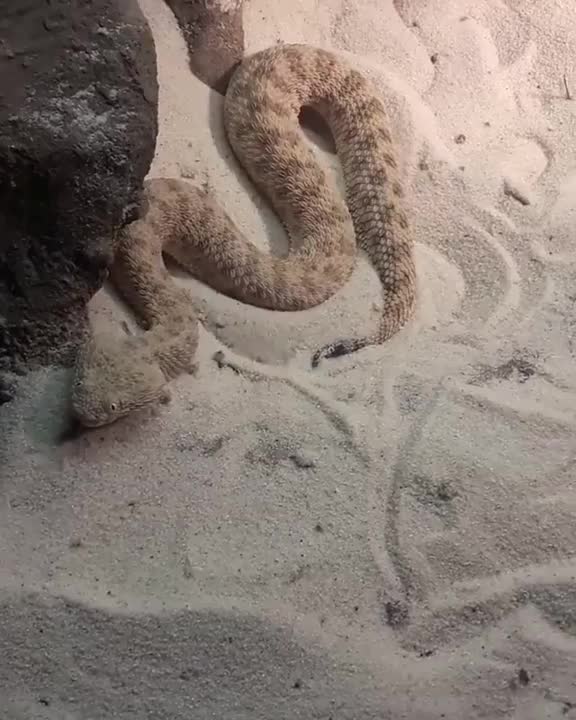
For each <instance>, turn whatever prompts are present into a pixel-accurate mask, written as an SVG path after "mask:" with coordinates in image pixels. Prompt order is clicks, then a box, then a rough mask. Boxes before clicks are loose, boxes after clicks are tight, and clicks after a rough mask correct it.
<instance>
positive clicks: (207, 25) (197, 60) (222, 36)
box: [166, 0, 244, 93]
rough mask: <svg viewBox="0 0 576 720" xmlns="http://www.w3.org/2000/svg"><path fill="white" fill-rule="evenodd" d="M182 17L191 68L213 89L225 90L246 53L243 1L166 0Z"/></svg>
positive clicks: (179, 17) (180, 19)
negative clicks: (235, 68)
mask: <svg viewBox="0 0 576 720" xmlns="http://www.w3.org/2000/svg"><path fill="white" fill-rule="evenodd" d="M166 3H167V4H168V6H169V7H170V8H171V10H172V12H173V13H174V15H175V16H176V18H177V20H178V24H179V25H180V28H181V30H182V33H183V35H184V38H185V40H186V44H187V46H188V54H189V57H190V69H191V70H192V72H193V73H194V74H195V75H196V77H198V78H200V80H202V81H203V82H205V83H206V84H207V85H209V86H210V87H211V88H212V89H213V90H216V91H218V92H219V93H224V92H225V90H226V86H227V85H228V80H229V79H230V75H231V73H232V71H233V70H234V67H235V66H236V65H237V63H238V62H240V60H242V58H243V56H244V29H243V25H242V0H166Z"/></svg>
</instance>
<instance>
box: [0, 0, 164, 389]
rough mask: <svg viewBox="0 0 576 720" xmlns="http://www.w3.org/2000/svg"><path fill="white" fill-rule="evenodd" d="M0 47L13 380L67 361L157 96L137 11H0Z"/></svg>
mask: <svg viewBox="0 0 576 720" xmlns="http://www.w3.org/2000/svg"><path fill="white" fill-rule="evenodd" d="M0 37H1V42H0V88H1V94H0V370H1V369H12V370H14V369H17V370H18V369H25V368H27V367H29V366H30V365H33V364H36V363H38V362H39V363H47V362H61V363H67V362H69V361H70V360H71V359H72V357H73V355H74V351H75V349H76V347H77V343H78V340H79V338H80V337H81V336H82V334H83V332H84V331H85V328H86V322H85V316H86V303H87V301H88V300H89V299H90V297H91V296H92V295H93V294H94V293H95V292H96V291H97V290H98V289H99V287H100V286H101V285H102V282H103V280H104V278H105V276H106V267H107V265H108V264H109V262H110V260H111V258H112V255H113V252H114V239H115V236H116V235H117V230H118V228H119V227H120V226H121V225H122V224H123V223H125V222H126V221H128V220H130V219H131V218H133V217H134V211H135V208H136V203H137V201H138V197H139V193H140V188H141V185H142V181H143V179H144V177H145V175H146V173H147V172H148V169H149V167H150V163H151V161H152V157H153V154H154V150H155V143H156V134H157V100H158V86H157V78H156V55H155V49H154V42H153V39H152V35H151V32H150V30H149V27H148V24H147V22H146V20H145V19H144V16H143V15H142V13H141V11H140V9H139V6H138V3H137V0H75V1H74V2H73V3H71V2H70V1H69V0H51V2H49V3H46V2H37V1H36V0H19V1H18V2H17V3H15V2H13V0H0ZM2 397H4V398H5V397H6V393H5V392H4V390H3V395H2Z"/></svg>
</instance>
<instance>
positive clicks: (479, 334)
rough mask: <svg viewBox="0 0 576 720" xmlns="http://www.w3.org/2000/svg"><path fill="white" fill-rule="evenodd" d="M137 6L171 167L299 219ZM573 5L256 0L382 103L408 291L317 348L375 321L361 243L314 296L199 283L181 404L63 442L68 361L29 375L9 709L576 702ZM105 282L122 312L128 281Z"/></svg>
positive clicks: (5, 612)
mask: <svg viewBox="0 0 576 720" xmlns="http://www.w3.org/2000/svg"><path fill="white" fill-rule="evenodd" d="M142 7H143V9H144V11H145V13H146V15H147V16H148V18H149V21H150V23H151V26H152V29H153V32H154V35H155V38H156V42H157V51H158V59H159V72H160V83H161V118H162V128H161V133H160V137H159V140H158V150H157V157H156V159H155V162H154V166H153V168H152V170H151V175H160V174H168V175H174V176H180V175H184V176H186V177H190V178H192V180H191V181H192V182H198V183H202V182H205V181H206V182H208V183H209V184H210V186H211V187H212V188H213V190H214V192H215V193H216V195H217V196H218V198H219V200H220V201H221V202H222V203H223V204H224V206H225V207H226V208H227V210H228V212H229V213H230V214H231V215H232V216H233V217H234V218H235V219H236V221H237V222H238V223H239V224H240V225H241V226H242V228H243V229H244V230H245V231H246V232H247V233H249V234H250V236H251V237H252V238H253V239H254V241H255V242H257V243H261V244H262V245H263V246H264V247H265V246H266V243H267V242H268V241H269V242H270V244H271V245H272V247H281V246H282V245H283V243H284V238H283V234H282V232H281V230H280V227H279V225H278V223H277V221H276V220H275V219H274V218H273V217H272V215H271V213H270V212H269V211H268V210H267V209H266V208H265V207H264V206H263V202H262V201H261V200H260V199H259V198H257V196H256V194H255V192H254V190H253V188H251V187H250V186H249V184H248V183H247V181H246V179H245V178H244V177H243V176H241V175H240V174H239V172H238V168H237V165H236V164H235V162H234V161H233V159H232V158H231V153H230V151H229V149H228V148H227V146H226V143H225V140H224V137H223V133H222V128H221V108H222V99H221V98H220V97H219V96H217V95H216V94H215V93H213V92H212V91H210V90H209V89H207V88H206V87H205V86H204V85H203V84H202V83H201V82H200V81H198V80H196V79H195V78H194V77H192V76H191V74H190V72H189V70H188V65H187V60H186V55H185V46H184V42H183V40H182V39H181V37H180V35H179V33H178V30H177V26H176V22H175V20H174V17H173V16H172V15H171V13H170V12H169V11H168V9H167V8H166V7H165V6H164V4H163V3H161V2H159V0H142ZM282 7H284V8H288V7H290V8H291V9H292V10H291V11H289V10H288V9H282ZM570 17H571V3H570V0H563V2H561V0H524V1H521V0H508V1H507V2H505V1H504V0H475V1H474V2H473V1H472V0H469V1H466V0H413V1H412V2H410V1H409V0H405V1H403V0H396V2H394V3H393V2H392V0H356V2H353V3H352V2H346V0H319V1H318V2H315V3H310V2H308V1H307V0H293V1H292V2H290V3H278V2H272V1H271V0H250V2H249V3H248V5H247V7H246V10H245V19H246V31H247V43H248V51H250V52H252V51H255V50H257V49H259V48H263V47H266V46H267V45H270V44H272V43H275V42H277V41H278V40H283V41H286V42H290V41H298V42H309V43H312V44H316V45H320V46H324V47H327V48H332V49H334V50H336V51H338V52H341V53H342V55H343V56H345V57H346V58H347V59H348V60H349V61H350V62H351V63H353V64H354V65H355V66H356V67H357V68H358V69H360V70H362V71H364V72H365V73H367V74H368V75H369V76H370V77H372V79H373V80H374V81H375V83H376V84H377V87H378V89H379V91H380V92H381V94H382V96H383V97H384V98H385V100H386V102H387V103H388V105H389V108H390V116H391V120H392V123H393V126H394V131H395V135H396V138H397V141H398V144H399V148H400V154H401V156H402V159H403V164H404V166H405V176H406V181H405V182H406V187H407V190H408V195H409V198H410V206H409V210H410V214H411V217H412V218H413V226H414V231H415V237H416V241H417V248H416V253H417V263H418V271H419V276H420V286H421V295H420V304H419V309H418V314H417V317H416V318H415V320H414V321H413V322H412V323H411V324H410V325H409V326H408V327H407V328H406V329H405V330H404V331H402V332H401V333H400V334H399V335H398V336H396V337H395V338H393V339H392V340H391V341H390V342H388V343H387V344H386V345H384V346H382V347H376V348H370V349H367V350H365V351H363V352H361V353H359V354H358V355H353V356H349V357H348V358H343V359H339V360H334V361H331V362H326V363H324V364H323V365H322V366H321V368H320V369H319V370H317V371H315V372H312V371H311V370H310V369H309V366H308V365H309V359H310V355H311V351H312V350H313V349H314V348H316V347H317V346H318V345H319V344H322V343H323V342H326V341H328V340H330V339H333V338H334V337H335V336H340V335H343V334H344V335H345V334H346V333H347V332H351V333H352V334H360V333H361V331H363V330H367V329H369V328H373V327H375V323H376V317H377V311H376V310H375V308H377V307H378V306H379V304H380V302H381V300H380V294H379V288H378V283H377V281H376V278H375V277H374V274H373V272H372V270H371V269H370V267H369V266H368V264H367V262H366V260H364V259H363V258H362V259H361V260H360V261H359V265H358V269H357V271H356V273H355V275H354V278H353V280H352V281H351V282H350V283H349V284H348V285H347V286H346V288H344V289H343V290H342V291H341V292H340V293H338V295H337V296H336V297H335V298H333V299H332V300H331V301H330V302H327V303H326V304H325V305H324V306H322V307H320V308H318V309H316V310H313V311H310V312H306V313H302V314H294V313H291V314H285V315H275V314H273V313H270V312H266V311H259V310H256V309H253V308H246V307H244V306H241V305H239V304H238V303H236V302H234V301H232V300H229V299H226V298H223V297H221V296H219V295H217V294H216V293H215V292H213V291H211V290H209V289H207V288H205V287H203V286H202V285H201V284H199V283H197V282H193V281H190V280H184V279H182V280H180V282H182V283H183V284H185V285H186V286H188V287H190V288H191V290H192V291H193V293H194V295H195V297H196V298H197V302H198V306H199V307H201V308H202V309H203V311H204V312H205V315H206V329H205V330H203V331H202V334H201V342H200V353H199V362H200V374H199V376H198V378H197V379H192V378H189V377H184V378H181V379H180V380H178V381H176V382H174V383H173V391H174V396H175V397H174V400H173V402H172V403H171V405H169V406H167V407H162V408H160V409H159V410H157V411H156V412H153V413H148V414H147V415H146V416H144V417H134V418H132V419H130V420H127V421H124V422H121V423H118V424H117V425H114V426H111V427H109V428H105V429H103V430H99V431H94V432H91V433H88V434H87V435H86V436H85V437H82V438H81V439H76V440H67V441H65V442H58V437H59V434H60V432H61V430H62V428H63V427H65V425H66V403H67V398H68V386H67V382H68V380H69V378H68V375H67V374H66V373H64V372H61V371H60V372H59V371H50V372H42V373H38V374H36V375H34V376H32V377H30V378H29V379H28V381H27V382H26V385H25V387H23V388H22V394H21V396H20V397H19V398H18V399H17V401H15V402H13V403H11V404H9V405H5V406H3V408H2V427H1V428H0V431H1V432H2V433H4V438H5V440H6V442H5V447H4V450H3V451H4V455H5V457H3V458H2V465H1V472H2V485H1V487H2V503H1V510H0V513H1V516H0V547H1V550H0V576H1V578H2V586H3V589H2V598H1V602H2V610H1V612H0V653H1V660H0V688H1V696H0V708H2V709H1V710H0V717H1V718H2V719H4V718H10V719H12V718H21V719H26V720H28V719H30V718H46V719H47V718H50V719H54V720H56V719H58V720H61V719H63V720H71V719H72V718H74V719H75V720H76V719H82V720H88V719H89V718H90V719H92V720H100V719H108V718H121V719H122V720H128V719H130V720H136V719H138V720H140V719H144V718H165V719H167V720H168V719H170V720H179V719H180V718H182V719H184V718H186V719H193V720H204V719H208V718H215V719H218V720H243V719H246V720H248V719H250V720H252V719H260V718H261V719H263V720H264V719H266V720H281V719H284V718H285V719H286V720H292V719H294V718H306V719H307V720H308V719H311V718H318V719H320V718H321V719H323V720H328V718H332V720H361V719H364V718H365V719H369V718H370V719H379V718H395V719H396V718H411V719H416V720H417V719H419V718H429V719H432V718H434V719H436V718H451V719H454V720H467V719H473V718H485V719H490V720H491V719H493V718H494V719H495V718H510V719H512V718H514V719H515V720H524V719H526V720H542V719H543V718H571V717H574V718H576V685H575V681H574V678H575V677H576V675H575V670H574V667H575V665H574V663H575V662H576V639H575V638H574V631H575V629H576V581H575V574H576V563H575V562H574V559H573V558H574V554H575V552H576V517H575V514H576V495H575V493H574V490H573V488H574V478H575V475H576V439H575V429H576V428H575V426H576V411H575V408H576V396H575V391H576V365H575V362H574V356H575V354H576V335H575V327H576V321H575V320H574V319H573V318H574V317H575V315H574V312H575V308H576V290H575V284H574V265H575V263H576V204H575V200H574V198H575V196H576V172H575V168H576V155H575V152H574V148H575V139H576V122H575V118H576V101H570V100H567V99H566V97H565V90H564V86H563V81H562V76H563V75H564V74H565V75H566V78H567V81H568V83H569V85H571V86H572V89H573V92H574V93H575V95H576V67H575V64H576V52H575V48H576V25H575V24H574V22H570ZM567 28H571V29H567ZM431 57H432V58H433V59H431ZM458 136H462V137H461V138H460V140H463V142H456V138H458ZM309 137H310V138H311V139H312V140H314V141H316V139H315V138H314V137H313V136H312V135H311V134H309ZM318 144H319V145H320V147H321V148H323V149H322V150H321V151H320V152H321V157H322V160H323V161H324V162H326V163H328V164H329V165H330V167H332V168H334V171H335V173H336V176H337V177H338V175H337V172H338V162H337V159H336V158H335V157H334V156H333V155H330V154H329V153H328V152H327V151H326V147H328V145H327V143H325V142H324V141H319V142H318ZM510 193H511V194H512V195H514V194H515V195H516V196H517V197H518V198H520V199H515V198H514V197H512V195H511V194H510ZM526 202H527V203H529V204H524V203H526ZM571 281H572V282H571ZM92 305H93V308H94V318H95V322H97V323H98V324H99V325H100V326H101V325H102V324H104V325H108V326H110V327H117V328H118V332H120V333H121V332H122V329H121V321H122V319H123V318H128V317H129V314H127V313H126V312H125V311H124V310H123V309H121V308H120V306H119V305H118V304H117V303H116V302H115V301H114V300H113V299H112V296H111V295H110V294H106V293H105V292H102V293H99V294H98V295H97V296H96V297H95V298H94V300H93V303H92ZM220 348H223V349H224V351H225V353H226V355H227V356H228V357H229V358H230V359H235V360H236V361H238V362H242V363H244V364H247V363H251V362H252V361H251V360H246V358H252V359H253V360H262V361H264V364H261V365H257V364H255V363H253V367H255V368H259V371H260V373H261V381H257V380H256V381H254V380H250V379H246V378H244V377H242V376H238V375H236V374H235V373H234V372H232V371H231V370H230V369H226V368H224V369H219V368H218V367H217V365H216V364H215V363H214V362H213V361H212V359H211V356H212V354H213V353H214V351H215V350H217V349H220Z"/></svg>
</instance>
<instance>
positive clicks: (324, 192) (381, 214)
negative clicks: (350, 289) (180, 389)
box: [72, 45, 416, 426]
mask: <svg viewBox="0 0 576 720" xmlns="http://www.w3.org/2000/svg"><path fill="white" fill-rule="evenodd" d="M304 105H308V106H312V107H314V108H315V109H316V110H317V111H318V112H320V113H321V114H322V115H323V117H324V118H325V120H326V122H327V123H328V125H329V127H330V129H331V131H332V134H333V136H334V139H335V142H336V149H337V152H338V155H339V158H340V161H341V163H342V168H343V172H344V179H345V183H346V202H345V201H344V198H341V197H340V195H339V193H338V191H337V190H336V189H335V187H334V186H333V184H332V183H331V182H329V180H328V178H327V176H326V174H325V173H324V171H323V170H322V168H321V167H320V165H319V164H318V162H317V160H316V158H315V155H314V153H313V152H312V150H311V149H310V148H309V146H308V145H307V144H306V143H305V141H304V139H303V136H302V133H301V130H300V127H299V122H298V115H299V112H300V109H301V108H302V106H304ZM224 123H225V128H226V134H227V137H228V140H229V142H230V145H231V146H232V149H233V150H234V153H235V154H236V156H237V158H238V160H239V162H240V163H241V164H242V166H243V167H244V169H245V170H246V172H247V173H248V175H249V176H250V177H251V179H252V180H253V182H254V183H255V184H256V185H257V187H258V188H259V189H260V190H261V192H262V193H263V194H264V195H265V196H266V197H267V198H268V199H269V201H270V203H271V205H272V207H273V208H274V210H275V211H276V213H277V214H278V216H279V217H280V219H281V220H282V222H283V224H284V226H285V228H286V230H287V232H288V234H289V237H290V241H291V249H290V252H289V254H288V256H287V257H274V256H271V255H270V254H268V253H265V252H262V251H260V250H258V249H257V248H256V247H255V246H254V245H253V244H252V243H251V242H250V241H249V240H247V239H246V238H245V237H244V236H243V235H242V234H241V233H240V232H239V230H238V229H237V228H236V226H235V225H234V223H233V222H232V220H231V219H230V218H229V217H228V216H227V215H226V213H225V212H224V210H222V208H220V207H219V206H218V205H217V204H216V202H215V201H214V199H213V198H212V197H210V196H209V195H208V194H207V193H205V192H204V191H202V190H201V189H199V188H197V187H194V186H192V185H190V184H189V183H187V182H185V181H183V180H175V179H161V178H160V179H154V180H149V181H147V182H146V183H145V188H144V199H145V202H144V204H143V210H142V213H141V217H140V219H138V220H136V221H135V222H133V223H131V224H130V225H128V226H127V227H126V228H125V229H124V231H123V233H122V237H121V241H120V244H119V248H118V251H117V253H116V257H115V260H114V265H113V267H112V279H113V281H114V283H115V285H116V286H117V288H118V289H119V291H120V292H121V293H122V294H123V296H124V297H125V299H126V300H127V301H128V303H129V304H130V305H131V306H132V308H133V309H134V311H135V312H136V313H137V314H138V315H139V317H140V319H141V321H142V322H143V323H144V324H145V326H146V327H147V328H148V332H146V333H144V335H143V336H142V337H141V338H127V339H126V341H125V342H119V341H113V340H112V339H110V338H106V337H92V338H91V339H90V341H89V342H88V343H87V344H86V347H85V348H83V350H82V352H80V353H79V357H78V362H77V366H76V376H75V381H74V390H73V394H72V409H73V412H74V414H75V415H76V417H77V418H78V419H79V420H80V422H82V423H83V424H84V425H88V426H97V425H104V424H107V423H110V422H113V421H114V420H116V419H117V418H119V417H122V416H123V415H126V414H128V413H130V412H132V411H133V410H136V409H139V408H141V407H144V406H146V405H148V404H150V403H155V402H159V401H162V400H165V399H166V398H167V396H168V395H167V388H166V385H167V383H168V382H169V380H170V379H172V378H174V377H176V376H177V375H179V374H181V373H183V372H193V371H194V368H195V364H194V355H195V352H196V348H197V343H198V328H197V323H198V319H197V317H196V314H195V312H194V310H193V307H192V303H191V301H190V298H189V296H188V294H187V293H186V292H185V291H183V290H181V289H180V288H178V287H177V286H176V285H175V283H174V282H173V281H172V280H171V278H170V276H169V274H168V272H167V271H166V268H165V267H164V264H163V262H162V253H166V254H167V255H169V256H171V257H172V258H173V259H174V260H176V262H177V263H179V264H180V265H181V266H182V267H183V268H185V269H186V270H188V271H189V272H190V273H191V274H192V275H194V276H195V277H197V278H198V279H200V280H202V281H203V282H205V283H207V284H208V285H210V286H212V287H213V288H215V289H216V290H219V291H221V292H223V293H226V294H227V295H230V296H232V297H235V298H237V299H239V300H241V301H243V302H245V303H248V304H251V305H257V306H259V307H263V308H269V309H273V310H304V309H306V308H311V307H313V306H315V305H318V304H320V303H322V302H323V301H325V300H327V299H328V298H329V297H331V296H332V295H333V294H334V293H335V292H336V291H337V290H338V289H339V288H340V287H341V286H342V285H343V284H344V283H345V282H346V281H347V280H348V278H349V277H350V275H351V273H352V270H353V268H354V264H355V257H356V245H358V246H359V247H360V248H361V249H363V250H364V251H365V252H366V253H367V255H368V257H369V259H370V261H371V263H372V264H373V266H374V268H375V270H376V272H377V274H378V277H379V278H380V281H381V283H382V287H383V291H384V307H383V312H382V317H381V320H380V324H379V327H378V329H377V330H376V332H375V333H374V334H373V335H371V336H368V337H362V338H348V339H342V340H337V341H335V342H333V343H331V344H329V345H327V346H325V347H323V348H321V349H319V350H318V351H317V352H316V353H315V354H314V356H313V358H312V365H313V366H316V365H317V364H318V363H319V362H320V360H321V359H322V358H324V357H337V356H339V355H344V354H347V353H350V352H354V351H356V350H359V349H360V348H363V347H365V346H367V345H370V344H377V343H381V342H384V341H385V340H387V339H388V338H390V337H391V336H392V335H393V334H394V333H395V332H396V331H397V330H399V329H400V328H401V327H402V326H403V325H404V324H405V322H406V321H407V320H408V319H409V318H410V317H411V315H412V313H413V311H414V306H415V301H416V276H415V268H414V261H413V255H412V240H411V236H410V231H409V226H408V222H407V219H406V216H405V214H404V211H403V210H402V207H401V201H402V196H403V191H402V186H401V184H400V181H399V177H398V168H397V164H396V160H395V157H394V151H393V146H392V138H391V136H390V131H389V127H388V121H387V118H386V115H385V112H384V108H383V106H382V103H381V102H380V100H378V99H377V98H376V97H375V95H374V93H373V91H372V89H371V88H370V85H369V84H368V82H367V80H365V79H364V78H363V77H362V75H360V74H359V73H358V72H356V71H355V70H353V69H351V68H349V67H348V66H347V65H346V64H345V63H343V62H342V61H341V60H339V59H338V58H337V57H336V56H334V55H333V54H331V53H329V52H327V51H324V50H319V49H315V48H312V47H308V46H304V45H279V46H277V47H274V48H270V49H268V50H264V51H262V52H259V53H257V54H255V55H253V56H252V57H249V58H248V59H246V60H245V61H244V62H243V63H242V64H241V65H240V67H239V68H238V69H237V70H236V72H235V74H234V76H233V77H232V79H231V81H230V85H229V87H228V91H227V94H226V98H225V103H224Z"/></svg>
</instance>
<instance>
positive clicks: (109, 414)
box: [72, 336, 169, 427]
mask: <svg viewBox="0 0 576 720" xmlns="http://www.w3.org/2000/svg"><path fill="white" fill-rule="evenodd" d="M168 397H169V396H168V390H167V388H166V378H165V377H164V374H163V373H162V371H161V369H160V367H159V365H158V364H157V363H156V362H155V361H154V359H153V358H152V357H151V356H150V354H149V353H148V352H146V351H145V346H144V345H143V344H142V343H141V342H139V340H138V338H128V339H124V340H119V339H118V338H113V337H108V336H99V337H97V338H90V340H88V342H86V344H85V345H84V346H83V347H82V349H81V350H80V352H79V353H78V358H77V360H76V367H75V373H74V383H73V388H72V413H73V415H74V416H75V418H76V419H77V420H78V421H79V422H80V423H81V424H82V425H84V426H86V427H100V426H102V425H108V424H110V423H113V422H115V421H116V420H119V419H120V418H122V417H124V416H126V415H128V414H130V413H132V412H134V411H136V410H140V409H141V408H144V407H146V406H148V405H152V404H157V403H160V402H166V401H167V399H168Z"/></svg>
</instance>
